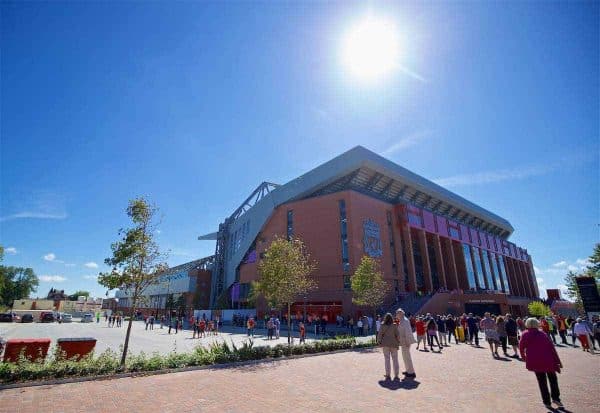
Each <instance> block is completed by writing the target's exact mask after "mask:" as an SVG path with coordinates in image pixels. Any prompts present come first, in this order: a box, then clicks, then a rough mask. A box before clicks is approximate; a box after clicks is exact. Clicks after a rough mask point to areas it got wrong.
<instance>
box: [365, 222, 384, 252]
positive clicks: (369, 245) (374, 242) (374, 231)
mask: <svg viewBox="0 0 600 413" xmlns="http://www.w3.org/2000/svg"><path fill="white" fill-rule="evenodd" d="M363 230H364V234H365V236H364V239H363V243H364V247H365V254H367V255H368V256H369V257H381V256H382V255H383V252H382V251H381V234H380V231H379V225H378V224H377V223H376V222H375V221H372V220H370V219H367V220H366V221H365V222H364V224H363Z"/></svg>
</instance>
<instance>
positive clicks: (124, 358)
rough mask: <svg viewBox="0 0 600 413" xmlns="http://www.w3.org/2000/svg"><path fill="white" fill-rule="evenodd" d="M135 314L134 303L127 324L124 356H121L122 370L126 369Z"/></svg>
mask: <svg viewBox="0 0 600 413" xmlns="http://www.w3.org/2000/svg"><path fill="white" fill-rule="evenodd" d="M134 314H135V304H133V303H132V306H131V312H130V314H129V323H127V333H125V345H123V355H122V356H121V368H122V369H124V368H125V360H126V359H127V349H128V348H129V335H130V334H131V325H132V324H133V315H134Z"/></svg>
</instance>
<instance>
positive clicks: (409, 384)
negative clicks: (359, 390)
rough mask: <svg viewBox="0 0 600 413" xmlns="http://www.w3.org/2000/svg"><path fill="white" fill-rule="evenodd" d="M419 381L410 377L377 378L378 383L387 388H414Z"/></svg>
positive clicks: (417, 385)
mask: <svg viewBox="0 0 600 413" xmlns="http://www.w3.org/2000/svg"><path fill="white" fill-rule="evenodd" d="M419 384H421V382H419V381H416V380H412V379H403V380H379V385H380V386H381V387H383V388H385V389H388V390H400V389H405V390H414V389H416V388H417V387H419Z"/></svg>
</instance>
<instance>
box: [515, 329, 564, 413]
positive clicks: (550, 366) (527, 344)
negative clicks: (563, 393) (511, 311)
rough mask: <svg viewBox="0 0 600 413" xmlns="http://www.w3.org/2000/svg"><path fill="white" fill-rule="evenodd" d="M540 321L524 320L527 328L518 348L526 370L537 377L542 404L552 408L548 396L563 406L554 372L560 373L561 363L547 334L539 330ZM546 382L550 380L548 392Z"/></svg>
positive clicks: (559, 405)
mask: <svg viewBox="0 0 600 413" xmlns="http://www.w3.org/2000/svg"><path fill="white" fill-rule="evenodd" d="M539 327H540V323H539V321H538V320H536V319H535V318H528V319H527V321H526V322H525V328H526V329H527V330H526V331H525V332H524V333H523V336H522V337H521V342H520V343H519V349H520V350H521V356H522V357H523V360H524V361H525V367H526V368H527V370H530V371H533V372H534V373H535V376H536V377H537V381H538V385H539V386H540V392H541V393H542V400H543V402H544V406H546V407H547V408H548V409H551V408H552V404H551V403H550V397H551V396H552V401H553V402H554V403H556V405H557V406H558V407H563V405H562V403H561V402H560V390H559V389H558V379H557V377H556V373H560V369H561V368H562V363H561V361H560V358H558V353H557V352H556V349H555V348H554V345H553V344H552V341H550V339H549V338H548V336H547V335H546V334H545V333H544V332H542V331H540V329H539ZM548 382H550V393H548Z"/></svg>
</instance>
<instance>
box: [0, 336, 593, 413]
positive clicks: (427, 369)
mask: <svg viewBox="0 0 600 413" xmlns="http://www.w3.org/2000/svg"><path fill="white" fill-rule="evenodd" d="M558 352H559V355H560V356H561V358H562V361H563V364H564V366H565V369H564V371H563V373H562V374H560V375H559V385H560V388H561V393H562V400H563V402H564V404H565V408H566V409H565V410H564V411H567V412H569V411H570V412H577V413H585V412H590V413H591V412H598V411H599V406H600V380H599V377H600V376H599V372H600V355H590V354H588V353H583V352H582V351H581V350H580V349H572V348H558ZM413 359H414V362H415V368H416V370H417V378H416V380H414V381H402V382H399V383H396V384H392V385H386V384H385V382H383V381H382V379H383V376H382V374H383V357H382V355H381V351H380V350H379V349H374V350H367V351H362V352H345V353H336V354H329V355H319V356H314V357H307V358H301V359H295V360H280V361H273V362H266V363H260V364H253V365H246V366H238V367H228V368H215V369H209V370H198V371H189V372H181V373H172V374H163V375H155V376H145V377H134V378H122V379H113V380H103V381H92V382H82V383H70V384H62V385H53V386H42V387H27V388H20V389H9V390H4V391H0V412H1V413H4V412H11V413H13V412H35V413H39V412H89V411H96V412H116V411H118V412H132V411H137V412H143V411H148V412H167V413H168V412H264V411H286V412H307V411H318V412H392V411H393V412H397V411H399V410H401V409H411V410H412V411H417V412H422V411H423V412H424V411H429V412H442V411H444V412H457V411H460V412H500V411H506V412H528V413H532V412H544V411H547V410H546V409H545V408H544V406H543V405H542V402H541V399H540V396H539V390H538V388H537V382H536V380H535V376H534V374H533V373H530V372H528V371H527V370H526V369H525V366H524V363H522V362H520V361H517V360H514V359H503V360H494V359H493V358H492V357H491V355H490V352H489V350H488V349H485V348H480V349H477V348H473V347H470V346H468V345H466V344H460V345H458V346H456V345H453V346H451V347H449V348H445V349H444V351H443V352H442V354H438V353H425V352H418V351H413ZM392 383H393V382H392Z"/></svg>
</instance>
